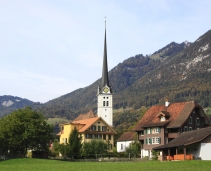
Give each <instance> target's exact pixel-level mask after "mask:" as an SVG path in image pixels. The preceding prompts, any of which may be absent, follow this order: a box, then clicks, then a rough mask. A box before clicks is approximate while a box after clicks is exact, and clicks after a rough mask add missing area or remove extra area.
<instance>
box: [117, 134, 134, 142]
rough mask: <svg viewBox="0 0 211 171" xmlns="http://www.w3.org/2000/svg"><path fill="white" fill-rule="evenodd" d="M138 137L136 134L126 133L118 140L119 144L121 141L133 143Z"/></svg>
mask: <svg viewBox="0 0 211 171" xmlns="http://www.w3.org/2000/svg"><path fill="white" fill-rule="evenodd" d="M135 136H136V133H135V132H124V133H123V134H122V135H121V136H120V137H119V138H118V139H117V142H119V141H132V140H134V138H135Z"/></svg>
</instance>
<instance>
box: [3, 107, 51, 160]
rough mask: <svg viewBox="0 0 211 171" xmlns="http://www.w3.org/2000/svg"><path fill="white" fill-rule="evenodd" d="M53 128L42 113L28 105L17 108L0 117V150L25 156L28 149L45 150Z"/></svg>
mask: <svg viewBox="0 0 211 171" xmlns="http://www.w3.org/2000/svg"><path fill="white" fill-rule="evenodd" d="M52 137H53V128H52V126H50V125H48V124H47V122H46V121H45V119H44V117H43V115H42V114H41V113H38V112H36V111H33V110H32V109H31V108H30V107H26V108H24V109H18V110H16V111H14V112H12V113H11V114H9V115H7V116H5V117H4V118H2V119H0V144H3V145H1V147H0V151H4V152H5V151H9V152H10V154H16V155H21V156H25V155H26V152H27V150H28V149H33V150H40V151H43V150H44V151H47V150H48V147H49V142H50V140H51V139H52Z"/></svg>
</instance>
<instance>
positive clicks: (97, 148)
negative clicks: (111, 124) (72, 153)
mask: <svg viewBox="0 0 211 171" xmlns="http://www.w3.org/2000/svg"><path fill="white" fill-rule="evenodd" d="M106 151H107V143H105V142H104V141H102V140H96V139H94V140H91V141H89V142H84V144H83V155H85V156H92V157H94V156H96V155H97V154H104V153H105V152H106Z"/></svg>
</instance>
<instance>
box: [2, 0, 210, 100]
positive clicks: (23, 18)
mask: <svg viewBox="0 0 211 171" xmlns="http://www.w3.org/2000/svg"><path fill="white" fill-rule="evenodd" d="M210 8H211V1H210V0H200V1H198V0H191V1H184V0H176V1H175V0H131V1H128V0H121V1H120V0H107V1H106V0H36V1H35V0H7V1H6V0H1V1H0V96H3V95H12V96H18V97H21V98H26V99H29V100H31V101H34V102H41V103H45V102H47V101H49V100H52V99H55V98H57V97H60V96H62V95H65V94H67V93H70V92H72V91H74V90H76V89H78V88H83V87H86V86H89V85H90V84H92V83H93V82H94V81H96V80H97V79H99V78H100V77H101V76H102V62H103V47H104V33H105V16H106V34H107V55H108V68H109V70H111V69H112V68H114V67H115V66H116V65H118V64H119V63H121V62H123V61H124V60H126V59H127V58H129V57H132V56H135V55H137V54H143V55H146V54H147V55H149V54H152V53H154V52H155V51H157V50H159V49H161V48H163V47H164V46H166V45H167V44H169V43H171V42H172V41H174V42H177V43H182V42H184V41H186V40H187V41H189V42H194V41H195V40H197V39H198V38H199V37H200V36H201V35H203V34H204V33H205V32H207V31H208V30H210V29H211V19H210V16H211V10H210ZM96 91H97V90H96Z"/></svg>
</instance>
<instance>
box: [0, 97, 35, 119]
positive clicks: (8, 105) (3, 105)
mask: <svg viewBox="0 0 211 171" xmlns="http://www.w3.org/2000/svg"><path fill="white" fill-rule="evenodd" d="M33 104H35V103H34V102H32V101H30V100H28V99H23V98H20V97H16V96H7V95H5V96H0V117H2V116H4V115H6V114H8V113H10V112H12V111H14V110H16V109H19V108H24V107H26V106H32V105H33Z"/></svg>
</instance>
